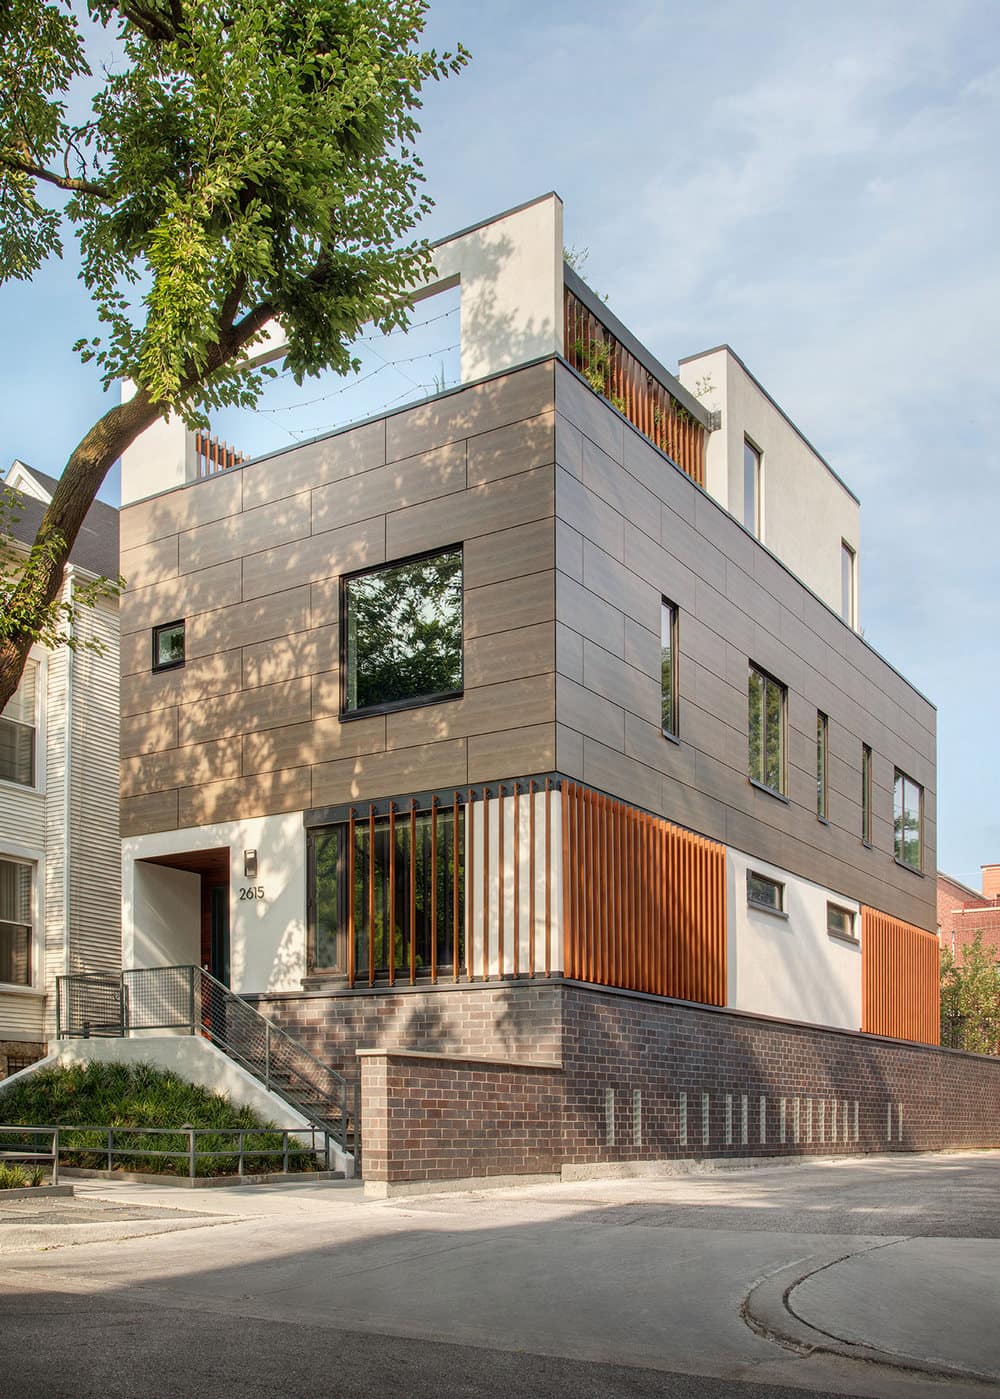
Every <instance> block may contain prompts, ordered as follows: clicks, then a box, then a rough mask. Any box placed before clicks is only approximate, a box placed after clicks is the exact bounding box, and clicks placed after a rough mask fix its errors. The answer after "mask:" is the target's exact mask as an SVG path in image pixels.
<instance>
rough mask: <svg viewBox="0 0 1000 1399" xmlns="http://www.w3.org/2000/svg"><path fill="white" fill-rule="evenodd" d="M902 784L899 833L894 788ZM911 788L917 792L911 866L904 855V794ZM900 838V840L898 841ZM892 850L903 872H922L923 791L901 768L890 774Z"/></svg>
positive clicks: (896, 768)
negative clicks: (913, 855)
mask: <svg viewBox="0 0 1000 1399" xmlns="http://www.w3.org/2000/svg"><path fill="white" fill-rule="evenodd" d="M899 783H902V814H903V829H902V830H901V831H900V830H899V829H898V828H897V824H896V786H897V784H899ZM908 787H912V788H915V789H916V792H917V863H916V864H915V865H914V864H911V863H910V861H909V860H907V859H906V858H905V853H906V828H905V827H906V792H907V788H908ZM900 837H902V839H900ZM892 850H893V855H894V856H895V860H896V864H897V865H901V866H902V868H903V869H905V870H911V871H912V872H913V873H914V874H923V872H924V789H923V787H922V785H921V784H920V783H919V782H917V780H916V779H915V778H913V777H911V776H910V775H909V773H907V772H904V771H903V769H902V768H899V767H895V768H893V773H892Z"/></svg>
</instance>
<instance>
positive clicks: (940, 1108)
mask: <svg viewBox="0 0 1000 1399" xmlns="http://www.w3.org/2000/svg"><path fill="white" fill-rule="evenodd" d="M259 1004H260V1007H261V1009H262V1010H263V1011H264V1012H265V1013H266V1014H268V1015H271V1016H272V1017H273V1018H274V1019H276V1020H277V1021H278V1022H279V1023H281V1024H283V1025H284V1026H286V1028H288V1029H289V1030H290V1031H291V1032H292V1033H294V1034H296V1035H298V1036H300V1037H301V1038H302V1039H303V1040H304V1041H305V1043H306V1044H307V1045H308V1046H309V1048H310V1049H312V1050H313V1052H314V1053H316V1054H317V1055H318V1056H320V1057H322V1058H325V1059H327V1060H328V1061H332V1062H335V1063H337V1064H338V1065H340V1066H342V1068H343V1070H344V1071H345V1072H346V1073H348V1074H349V1075H350V1076H351V1077H356V1075H357V1072H358V1070H357V1063H356V1060H355V1054H356V1050H357V1049H359V1048H380V1049H385V1050H388V1051H390V1052H389V1053H388V1054H385V1055H381V1056H376V1057H374V1058H369V1059H367V1060H366V1061H365V1062H366V1068H365V1079H364V1090H363V1091H364V1099H365V1108H364V1111H363V1131H364V1136H365V1141H366V1159H365V1171H366V1176H367V1178H368V1179H369V1180H377V1181H383V1182H386V1183H390V1184H391V1183H392V1182H404V1181H406V1182H412V1181H415V1180H444V1179H449V1178H451V1179H455V1178H464V1177H468V1176H488V1175H514V1174H521V1173H525V1172H535V1171H545V1170H550V1171H551V1170H558V1169H560V1168H561V1167H562V1166H573V1165H583V1164H591V1163H601V1162H606V1163H618V1162H629V1161H653V1160H663V1159H671V1158H673V1159H677V1158H696V1157H748V1156H751V1157H754V1156H755V1157H761V1156H781V1155H790V1156H799V1155H810V1154H811V1155H823V1156H826V1155H830V1154H840V1153H843V1154H851V1153H858V1152H874V1151H934V1150H943V1149H947V1148H966V1147H998V1146H1000V1059H994V1058H988V1057H984V1056H980V1055H970V1054H963V1053H959V1052H956V1051H951V1050H942V1049H937V1048H933V1047H930V1046H925V1045H917V1044H910V1043H904V1042H901V1041H897V1040H889V1039H882V1038H877V1037H874V1036H869V1035H862V1034H848V1033H844V1032H840V1031H836V1030H824V1029H818V1028H815V1027H812V1026H806V1025H795V1024H788V1023H784V1022H777V1021H769V1020H764V1019H760V1018H757V1017H754V1016H748V1015H743V1014H738V1013H735V1012H731V1011H717V1010H710V1009H702V1008H699V1007H697V1006H691V1005H686V1004H679V1003H677V1002H671V1001H665V1000H661V999H658V998H655V997H649V996H640V995H635V994H630V993H621V992H613V991H606V990H603V989H596V988H593V987H586V986H581V985H580V984H578V983H571V982H531V983H529V982H508V983H504V984H500V985H484V986H463V987H459V988H457V989H446V988H440V989H438V990H431V989H428V990H418V991H416V992H410V991H407V990H404V991H399V992H386V993H383V994H379V993H375V994H372V993H370V992H369V993H366V994H363V995H357V994H351V993H346V994H335V995H333V996H318V995H314V996H303V997H281V998H260V1001H259ZM394 1049H395V1050H408V1051H419V1052H422V1053H423V1054H429V1055H431V1056H435V1055H437V1056H440V1057H438V1058H433V1057H432V1058H428V1059H425V1060H418V1059H413V1058H410V1057H408V1056H406V1055H396V1056H393V1055H392V1053H391V1051H392V1050H394ZM462 1056H466V1061H465V1062H462ZM469 1059H476V1060H514V1059H516V1060H519V1061H520V1063H519V1064H517V1065H512V1064H511V1065H508V1066H506V1067H505V1066H504V1065H503V1064H495V1063H491V1064H484V1063H478V1064H476V1063H471V1062H468V1060H469ZM553 1062H557V1063H561V1066H562V1067H561V1071H559V1070H556V1071H553V1070H552V1069H551V1068H548V1069H543V1068H542V1065H545V1064H551V1063H553ZM532 1065H535V1066H537V1067H536V1068H535V1069H532ZM762 1100H763V1131H762V1127H761V1123H762V1118H761V1111H762ZM744 1121H745V1125H744Z"/></svg>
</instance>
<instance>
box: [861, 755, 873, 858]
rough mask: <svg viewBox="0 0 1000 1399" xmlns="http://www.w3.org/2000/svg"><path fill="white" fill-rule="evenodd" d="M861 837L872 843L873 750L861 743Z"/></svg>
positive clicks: (867, 842) (867, 843) (869, 843)
mask: <svg viewBox="0 0 1000 1399" xmlns="http://www.w3.org/2000/svg"><path fill="white" fill-rule="evenodd" d="M861 839H862V840H863V841H864V843H865V844H866V845H871V843H872V750H871V749H870V748H869V747H868V744H867V743H862V745H861Z"/></svg>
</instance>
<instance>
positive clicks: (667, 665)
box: [660, 598, 679, 738]
mask: <svg viewBox="0 0 1000 1399" xmlns="http://www.w3.org/2000/svg"><path fill="white" fill-rule="evenodd" d="M660 692H661V723H662V726H663V732H664V733H665V734H669V735H670V737H671V738H676V737H677V735H678V733H679V723H678V699H677V607H676V605H675V604H674V603H672V602H668V601H667V599H666V598H664V599H663V603H662V606H661V608H660Z"/></svg>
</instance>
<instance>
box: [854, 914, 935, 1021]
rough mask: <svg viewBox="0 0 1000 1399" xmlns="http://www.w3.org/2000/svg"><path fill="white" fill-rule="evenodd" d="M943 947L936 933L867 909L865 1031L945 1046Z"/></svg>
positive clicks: (863, 918) (863, 917) (863, 921)
mask: <svg viewBox="0 0 1000 1399" xmlns="http://www.w3.org/2000/svg"><path fill="white" fill-rule="evenodd" d="M940 994H941V993H940V946H939V943H938V940H937V938H936V937H935V936H934V934H933V933H928V932H925V931H924V929H923V928H917V927H914V925H913V924H912V923H904V922H903V921H902V919H899V918H891V917H890V916H889V914H887V913H880V912H879V911H878V909H874V908H867V907H865V906H862V909H861V1028H862V1030H864V1031H866V1032H867V1033H868V1034H871V1035H887V1036H889V1037H890V1038H892V1039H905V1040H917V1041H919V1042H920V1043H922V1044H940V1043H941V1024H940V1014H941V999H940Z"/></svg>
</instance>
